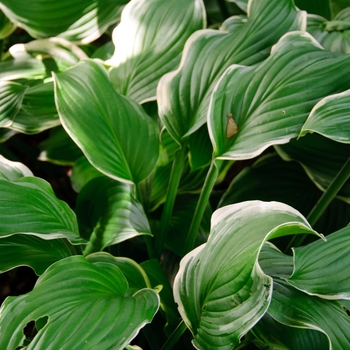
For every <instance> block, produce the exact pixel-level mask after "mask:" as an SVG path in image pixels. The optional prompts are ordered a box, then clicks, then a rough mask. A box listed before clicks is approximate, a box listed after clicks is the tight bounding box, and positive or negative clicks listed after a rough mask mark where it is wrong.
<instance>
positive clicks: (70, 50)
mask: <svg viewBox="0 0 350 350" xmlns="http://www.w3.org/2000/svg"><path fill="white" fill-rule="evenodd" d="M10 51H11V52H21V51H22V52H26V53H28V54H29V55H32V56H33V57H37V56H38V57H39V58H41V59H44V57H45V59H47V58H48V57H50V58H52V59H53V60H54V61H55V66H54V67H53V68H54V69H53V70H54V71H55V72H57V71H64V70H65V69H67V68H68V67H70V66H73V65H74V64H76V63H78V62H79V61H80V60H83V59H87V58H88V56H87V55H86V53H85V52H84V51H83V50H82V49H81V48H80V47H79V46H77V45H74V44H72V43H71V42H70V41H68V40H66V39H63V38H49V39H40V40H32V41H30V42H29V43H26V44H16V45H13V46H12V47H11V48H10Z"/></svg>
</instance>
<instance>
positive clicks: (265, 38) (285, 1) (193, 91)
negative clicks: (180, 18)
mask: <svg viewBox="0 0 350 350" xmlns="http://www.w3.org/2000/svg"><path fill="white" fill-rule="evenodd" d="M305 19H306V18H305V13H302V12H300V11H298V10H297V9H296V7H295V6H294V5H293V3H292V1H290V0H275V1H270V0H253V1H251V2H250V11H249V14H248V21H247V23H246V24H245V25H243V26H240V27H237V28H236V29H237V30H234V31H233V32H231V33H227V31H226V30H225V29H224V31H218V30H211V29H207V30H201V31H197V32H196V33H194V34H193V35H192V36H191V37H190V38H189V39H188V41H187V42H186V45H185V48H184V52H183V55H182V59H181V63H180V66H179V68H178V69H177V70H176V71H174V72H171V73H168V74H166V75H164V76H163V77H162V79H161V80H160V82H159V85H158V91H157V99H158V104H159V113H160V117H161V119H162V121H163V123H164V125H165V126H166V128H167V129H168V131H169V133H170V134H171V136H172V137H173V138H174V139H175V140H176V141H177V142H178V143H180V144H181V142H182V141H181V140H182V138H186V137H187V136H189V135H190V134H191V133H193V132H194V131H196V130H197V129H199V128H200V127H201V126H202V125H203V124H204V123H205V122H206V117H207V113H208V106H209V100H210V95H211V93H212V91H213V89H214V86H215V85H216V83H217V81H218V79H219V77H220V76H221V75H222V73H223V72H224V71H225V70H226V69H227V68H228V67H229V66H230V65H232V64H234V63H237V64H238V63H239V64H245V65H254V64H256V63H258V62H261V61H263V60H264V59H265V58H266V57H267V56H268V55H269V51H270V48H271V46H272V45H274V44H275V43H276V42H277V41H278V39H279V38H280V37H281V35H283V34H284V33H286V32H288V31H289V30H296V29H303V28H304V22H305Z"/></svg>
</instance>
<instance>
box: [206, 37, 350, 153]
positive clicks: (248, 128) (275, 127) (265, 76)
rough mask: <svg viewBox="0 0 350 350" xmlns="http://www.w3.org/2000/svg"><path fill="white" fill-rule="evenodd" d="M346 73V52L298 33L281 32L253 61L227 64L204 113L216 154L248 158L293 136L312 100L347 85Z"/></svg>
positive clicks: (349, 67) (348, 67)
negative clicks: (259, 60)
mask: <svg viewBox="0 0 350 350" xmlns="http://www.w3.org/2000/svg"><path fill="white" fill-rule="evenodd" d="M291 48H293V49H291ZM330 72H331V74H330ZM349 73H350V56H349V55H344V54H335V53H331V52H328V51H325V50H323V49H322V48H321V47H320V45H319V44H318V43H317V42H316V41H315V39H313V37H312V36H311V35H309V34H308V33H301V32H292V33H288V34H286V35H284V36H283V37H282V38H281V39H280V41H279V42H278V43H277V44H276V45H275V46H274V47H273V48H272V50H271V55H270V57H269V58H268V59H266V61H265V62H263V63H261V64H260V65H258V66H255V67H242V66H237V65H233V66H231V67H230V68H228V69H227V70H226V72H225V73H224V74H223V75H222V77H221V78H220V81H219V83H218V84H217V85H216V87H215V90H214V93H213V95H212V98H211V107H210V111H209V115H208V128H209V135H210V138H211V140H212V143H213V146H214V154H215V156H216V158H218V159H234V160H239V159H249V158H253V157H256V156H257V155H259V154H260V153H261V152H262V151H264V150H265V149H266V148H267V147H269V146H271V145H274V144H283V143H287V142H288V141H289V140H290V139H291V138H293V137H296V136H298V134H299V132H300V129H301V127H302V125H303V124H304V122H305V120H306V118H307V116H308V114H309V113H310V111H311V109H312V107H313V106H314V105H315V103H316V102H317V101H319V100H320V99H322V98H323V97H325V96H327V95H329V94H332V93H337V92H339V91H343V90H345V89H349V87H350V81H349V79H348V78H347V75H348V74H349ZM310 86H317V88H314V89H310ZM230 116H231V118H229V117H230ZM235 125H236V128H237V130H234V129H235ZM252 140H254V141H252Z"/></svg>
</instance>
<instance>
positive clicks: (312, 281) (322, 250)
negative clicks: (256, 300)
mask: <svg viewBox="0 0 350 350" xmlns="http://www.w3.org/2000/svg"><path fill="white" fill-rule="evenodd" d="M349 237H350V227H349V226H348V227H345V228H343V229H342V230H339V231H337V232H334V233H332V234H330V235H328V236H327V242H322V241H316V242H313V243H311V244H308V245H306V246H304V247H298V248H295V250H294V265H295V268H294V271H293V274H292V276H291V277H290V278H288V280H287V281H288V282H289V283H290V284H292V285H293V286H294V287H296V288H298V289H300V290H302V291H304V292H306V293H308V294H311V295H318V296H320V297H322V298H325V299H350V274H349V270H348V269H347V268H344V266H348V264H349V261H348V260H349V250H350V238H349ZM320 257H321V258H320Z"/></svg>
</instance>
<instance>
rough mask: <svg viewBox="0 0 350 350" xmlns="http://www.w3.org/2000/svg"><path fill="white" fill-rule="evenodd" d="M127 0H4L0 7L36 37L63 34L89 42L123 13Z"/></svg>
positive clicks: (74, 39)
mask: <svg viewBox="0 0 350 350" xmlns="http://www.w3.org/2000/svg"><path fill="white" fill-rule="evenodd" d="M126 3H127V0H114V1H113V0H62V1H59V2H57V1H46V0H29V1H26V0H18V1H16V3H14V2H13V1H11V0H4V1H1V3H0V9H2V11H3V12H4V13H5V14H6V16H7V17H8V18H9V19H10V20H11V21H12V22H13V23H16V24H17V25H18V26H19V27H22V28H23V29H25V30H26V31H27V32H28V33H29V34H30V35H31V36H32V37H34V38H47V37H52V36H60V37H62V38H65V39H67V40H70V41H77V42H81V43H88V42H90V41H93V40H95V39H97V38H98V37H99V36H100V35H101V34H103V32H104V31H105V30H106V29H107V28H108V27H109V26H110V25H111V24H113V23H116V22H117V21H118V19H119V16H120V11H121V9H122V6H123V5H124V4H126Z"/></svg>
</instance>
